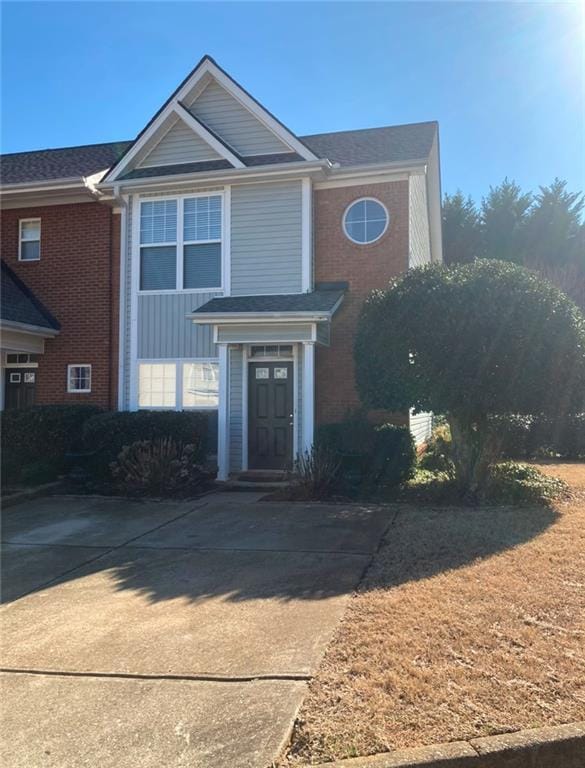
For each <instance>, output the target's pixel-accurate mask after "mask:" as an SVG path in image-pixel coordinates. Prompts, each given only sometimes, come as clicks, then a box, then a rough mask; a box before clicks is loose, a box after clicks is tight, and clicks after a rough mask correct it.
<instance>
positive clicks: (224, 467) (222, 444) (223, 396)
mask: <svg viewBox="0 0 585 768" xmlns="http://www.w3.org/2000/svg"><path fill="white" fill-rule="evenodd" d="M218 350H219V408H218V414H217V479H218V480H227V479H228V475H229V470H230V466H229V434H228V430H229V419H228V413H229V411H228V408H229V403H228V392H229V381H228V377H229V351H228V346H227V344H218Z"/></svg>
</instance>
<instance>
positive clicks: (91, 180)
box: [0, 171, 105, 200]
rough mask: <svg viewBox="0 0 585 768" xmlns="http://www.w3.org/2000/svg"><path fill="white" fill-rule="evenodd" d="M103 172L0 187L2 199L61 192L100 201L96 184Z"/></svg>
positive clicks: (100, 194)
mask: <svg viewBox="0 0 585 768" xmlns="http://www.w3.org/2000/svg"><path fill="white" fill-rule="evenodd" d="M104 173H105V171H98V172H97V173H94V174H92V175H91V176H69V177H67V178H63V179H49V180H48V181H26V182H21V183H18V184H2V185H0V194H1V195H2V197H6V196H10V197H13V196H16V195H34V194H42V195H45V194H49V193H52V192H53V193H63V192H70V191H71V192H88V193H89V194H90V195H91V196H92V197H94V198H96V199H98V200H99V199H101V197H102V193H101V192H100V191H99V190H98V189H97V183H98V182H99V180H100V179H101V178H102V177H103V175H104Z"/></svg>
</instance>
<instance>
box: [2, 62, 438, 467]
mask: <svg viewBox="0 0 585 768" xmlns="http://www.w3.org/2000/svg"><path fill="white" fill-rule="evenodd" d="M439 168H440V166H439V139H438V126H437V124H436V123H434V122H428V123H417V124H411V125H401V126H389V127H383V128H371V129H363V130H354V131H342V132H337V133H326V134H315V135H309V136H297V135H295V134H294V133H293V132H292V131H290V130H289V129H288V128H287V127H286V126H284V125H283V124H282V123H281V122H280V121H279V120H278V119H277V118H276V117H275V116H274V115H272V114H271V113H270V112H269V111H268V110H267V109H266V108H265V107H263V106H262V105H261V104H260V103H259V102H258V101H256V100H255V99H254V97H253V96H252V95H250V94H249V93H248V92H247V91H246V90H244V88H243V87H242V86H241V85H240V84H239V83H237V82H236V81H235V80H234V79H233V78H232V77H231V76H230V75H229V74H228V73H226V72H225V71H224V70H223V69H222V68H221V67H219V65H218V64H217V63H216V62H215V61H214V60H213V59H211V58H210V57H208V56H205V57H204V58H203V59H202V60H201V61H200V62H199V64H198V65H197V66H196V67H195V69H194V70H193V71H192V72H191V73H190V74H189V75H188V77H187V78H186V79H185V80H184V81H183V83H181V85H180V86H179V87H178V88H177V89H176V90H175V92H174V93H173V94H171V96H170V97H169V99H168V100H167V101H166V102H165V104H163V105H162V106H161V108H160V109H159V111H158V112H157V113H156V115H154V117H153V118H152V119H151V120H150V122H149V123H148V124H147V125H146V126H145V127H144V128H143V130H142V131H141V132H140V133H139V134H138V136H137V137H136V139H135V140H134V141H131V142H121V143H118V144H106V145H94V146H86V147H72V148H65V149H59V150H44V151H40V152H27V153H19V154H17V155H5V156H4V157H3V158H2V207H3V211H2V231H1V237H2V259H3V261H4V262H5V264H6V268H5V269H4V270H3V273H2V274H3V277H2V289H3V295H4V292H5V283H6V292H7V295H8V294H10V295H11V296H12V299H11V303H10V302H8V303H6V305H5V304H4V301H3V309H2V332H3V333H2V366H3V377H2V378H3V382H4V393H3V398H4V405H5V407H17V406H19V405H20V406H22V405H23V404H30V403H31V402H33V401H34V402H37V403H45V402H71V401H77V400H82V401H91V402H95V403H98V404H100V405H102V406H104V407H107V408H120V409H139V408H173V409H177V410H184V409H191V408H196V409H201V410H204V411H206V412H207V413H208V414H209V416H210V420H211V422H212V423H213V425H214V429H215V428H217V438H218V467H219V473H218V476H219V478H220V479H226V478H227V477H228V476H229V475H230V474H233V473H239V472H241V471H246V470H267V469H283V468H288V467H290V466H292V463H293V461H294V458H295V456H296V455H297V454H298V453H299V452H303V451H305V450H309V449H310V447H311V445H312V443H313V438H314V429H315V425H316V424H318V423H322V422H328V421H339V420H341V419H342V418H343V417H344V415H345V414H346V413H347V411H348V410H349V409H352V408H355V407H357V406H358V405H359V399H358V397H357V393H356V390H355V384H354V362H353V353H352V349H353V339H354V335H355V329H356V323H357V318H358V315H359V311H360V308H361V305H362V303H363V301H364V299H365V298H366V297H367V295H368V294H369V293H370V292H371V291H372V290H374V289H376V288H380V287H383V286H384V285H385V284H386V283H387V282H388V280H389V279H390V278H392V277H394V276H396V275H398V274H400V273H401V272H403V271H404V270H406V269H408V268H409V267H411V266H416V265H420V264H425V263H428V262H431V261H440V260H441V258H442V254H441V212H440V200H441V194H440V170H439ZM5 275H6V279H5ZM9 306H10V307H12V309H11V310H10V312H8V309H9ZM31 306H34V307H35V308H36V311H37V313H39V314H37V315H34V313H32V310H31ZM5 309H6V310H7V311H6V312H5V311H4V310H5ZM5 314H7V315H10V316H6V317H5ZM40 317H42V318H44V320H42V321H41V320H39V318H40ZM396 332H397V333H399V332H400V329H396ZM27 355H28V357H25V356H27ZM25 372H26V373H28V376H27V379H28V382H27V383H28V385H29V390H28V393H27V394H26V395H25V394H20V395H18V396H17V395H16V394H15V390H16V389H17V388H19V387H20V390H19V391H20V392H23V391H24V387H25V381H24V373H25ZM19 373H20V379H18V375H17V374H19ZM33 373H34V380H31V374H33ZM32 385H34V387H33V386H32ZM11 387H12V389H11ZM380 417H381V415H380ZM403 418H404V420H406V419H409V420H410V426H411V429H412V431H413V433H414V434H415V437H416V439H417V440H418V441H419V442H420V441H423V440H424V439H426V437H427V436H428V433H429V430H430V416H429V415H427V414H418V415H416V416H413V415H412V414H410V415H409V414H405V415H404V417H403ZM215 425H217V427H216V426H215Z"/></svg>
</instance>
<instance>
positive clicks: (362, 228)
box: [345, 221, 366, 243]
mask: <svg viewBox="0 0 585 768" xmlns="http://www.w3.org/2000/svg"><path fill="white" fill-rule="evenodd" d="M345 228H346V230H347V234H348V235H349V236H350V237H351V239H352V240H357V242H358V243H365V242H366V225H365V223H364V222H363V221H360V222H353V223H350V222H346V225H345Z"/></svg>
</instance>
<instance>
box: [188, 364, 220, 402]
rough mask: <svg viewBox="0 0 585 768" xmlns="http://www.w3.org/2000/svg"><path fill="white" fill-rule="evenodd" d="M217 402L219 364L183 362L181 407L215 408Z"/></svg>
mask: <svg viewBox="0 0 585 768" xmlns="http://www.w3.org/2000/svg"><path fill="white" fill-rule="evenodd" d="M218 403H219V365H218V364H217V363H184V365H183V407H184V408H217V407H218Z"/></svg>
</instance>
